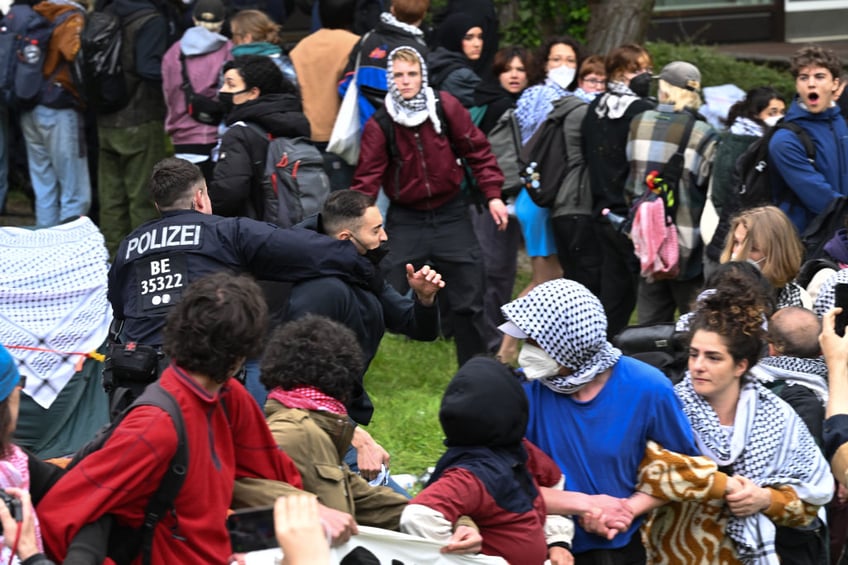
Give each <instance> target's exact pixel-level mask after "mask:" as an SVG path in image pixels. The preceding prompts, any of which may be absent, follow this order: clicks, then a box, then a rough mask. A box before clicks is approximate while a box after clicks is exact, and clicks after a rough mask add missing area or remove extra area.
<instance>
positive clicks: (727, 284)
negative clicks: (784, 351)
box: [689, 272, 767, 369]
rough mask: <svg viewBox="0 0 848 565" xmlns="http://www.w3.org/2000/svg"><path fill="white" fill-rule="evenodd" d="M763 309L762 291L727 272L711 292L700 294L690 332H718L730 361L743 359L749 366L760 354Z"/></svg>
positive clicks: (742, 278) (763, 336) (762, 339)
mask: <svg viewBox="0 0 848 565" xmlns="http://www.w3.org/2000/svg"><path fill="white" fill-rule="evenodd" d="M766 312H767V311H766V304H765V300H764V298H763V294H762V291H761V290H760V289H759V288H757V287H756V286H754V284H752V283H751V279H750V278H748V277H746V276H744V275H740V274H738V273H733V272H728V273H726V274H725V276H724V277H723V278H722V281H721V283H720V284H719V285H717V286H716V287H715V288H714V290H713V292H712V293H711V294H706V295H702V296H701V297H700V298H699V300H698V309H697V310H696V311H695V315H694V316H693V318H692V322H691V325H690V334H689V335H690V336H692V335H694V334H695V332H697V331H698V330H703V331H707V332H714V333H717V334H718V335H719V336H721V338H722V341H723V342H724V344H725V346H727V351H728V353H730V356H731V357H732V358H733V361H734V362H736V363H738V362H739V361H741V360H743V359H745V360H747V361H748V368H749V369H750V368H751V367H753V366H754V365H756V364H757V361H759V360H760V357H762V355H763V347H764V345H765V335H766V331H765V329H764V328H763V322H764V321H765V319H766Z"/></svg>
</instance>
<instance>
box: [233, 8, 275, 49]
mask: <svg viewBox="0 0 848 565" xmlns="http://www.w3.org/2000/svg"><path fill="white" fill-rule="evenodd" d="M230 29H238V31H239V34H241V35H247V34H250V38H251V39H252V40H253V42H254V43H258V42H261V41H265V42H267V43H274V44H277V43H279V42H280V36H279V32H280V26H279V25H278V24H277V23H276V22H274V20H272V19H271V18H269V17H268V14H266V13H265V12H262V11H260V10H242V11H240V12H237V13H236V15H234V16H233V17H232V18H230Z"/></svg>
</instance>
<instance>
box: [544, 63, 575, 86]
mask: <svg viewBox="0 0 848 565" xmlns="http://www.w3.org/2000/svg"><path fill="white" fill-rule="evenodd" d="M576 74H577V69H572V68H571V67H569V66H568V65H562V66H559V67H554V68H553V69H551V70H549V71H548V78H549V79H551V80H552V81H554V82H555V83H557V85H559V87H560V88H568V85H569V84H571V83H572V82H574V76H575V75H576Z"/></svg>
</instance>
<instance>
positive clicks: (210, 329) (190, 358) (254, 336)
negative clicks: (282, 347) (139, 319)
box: [164, 272, 268, 383]
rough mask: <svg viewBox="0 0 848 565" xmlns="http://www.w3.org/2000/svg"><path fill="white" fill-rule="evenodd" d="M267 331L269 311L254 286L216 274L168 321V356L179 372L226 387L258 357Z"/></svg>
mask: <svg viewBox="0 0 848 565" xmlns="http://www.w3.org/2000/svg"><path fill="white" fill-rule="evenodd" d="M267 326H268V306H267V305H266V303H265V298H264V296H263V294H262V290H261V289H260V288H259V285H257V284H256V282H255V281H254V280H253V279H252V278H250V277H248V276H244V275H233V274H230V273H223V272H222V273H215V274H212V275H207V276H205V277H203V278H200V279H197V280H196V281H194V282H193V283H191V284H190V285H189V287H188V288H187V289H186V291H185V293H184V294H183V296H182V300H180V302H179V304H177V305H176V306H175V307H174V308H173V309H172V310H171V312H170V313H169V314H168V319H167V321H166V322H165V330H164V336H165V353H166V354H167V355H168V356H169V357H171V358H172V359H173V360H174V362H175V363H176V364H177V365H179V366H180V367H182V368H184V369H187V370H189V371H193V372H197V373H200V374H201V375H206V376H208V377H210V378H211V379H213V380H214V381H215V382H219V383H221V382H224V381H226V380H227V379H228V378H229V377H230V376H232V374H233V372H234V371H235V370H236V369H238V367H237V364H238V363H239V362H241V361H243V360H244V359H245V358H251V357H254V356H256V355H257V354H258V353H259V351H260V349H261V346H262V340H263V338H264V336H265V331H266V329H267Z"/></svg>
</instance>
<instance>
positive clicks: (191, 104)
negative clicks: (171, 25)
mask: <svg viewBox="0 0 848 565" xmlns="http://www.w3.org/2000/svg"><path fill="white" fill-rule="evenodd" d="M180 72H181V73H182V77H183V83H182V84H181V85H180V88H181V89H182V91H183V93H185V101H186V111H187V112H188V115H189V116H191V117H192V118H194V119H195V120H197V121H198V122H200V123H201V124H206V125H210V126H217V125H218V124H220V123H221V120H222V119H223V118H224V105H223V104H221V103H220V102H218V101H217V100H215V99H214V98H209V97H208V96H203V95H202V94H198V93H197V92H195V91H194V87H193V86H192V85H191V80H189V76H188V69H186V56H185V53H183V52H182V50H180Z"/></svg>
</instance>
